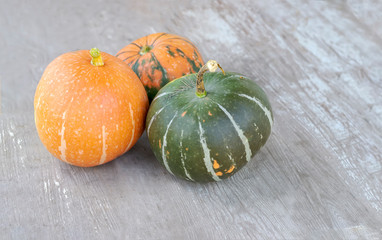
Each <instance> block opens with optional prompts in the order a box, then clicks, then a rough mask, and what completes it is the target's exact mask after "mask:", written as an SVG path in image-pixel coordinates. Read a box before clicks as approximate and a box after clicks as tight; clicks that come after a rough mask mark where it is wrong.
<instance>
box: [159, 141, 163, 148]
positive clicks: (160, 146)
mask: <svg viewBox="0 0 382 240" xmlns="http://www.w3.org/2000/svg"><path fill="white" fill-rule="evenodd" d="M159 148H162V144H161V142H160V139H159Z"/></svg>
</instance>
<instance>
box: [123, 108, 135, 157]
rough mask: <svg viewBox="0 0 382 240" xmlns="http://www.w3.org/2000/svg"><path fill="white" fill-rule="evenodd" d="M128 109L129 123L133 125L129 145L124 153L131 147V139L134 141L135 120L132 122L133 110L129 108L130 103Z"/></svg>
mask: <svg viewBox="0 0 382 240" xmlns="http://www.w3.org/2000/svg"><path fill="white" fill-rule="evenodd" d="M129 108H130V117H131V121H132V123H133V129H132V133H131V138H130V142H129V144H127V147H126V149H125V151H123V152H124V153H125V152H127V150H128V149H129V148H130V147H131V144H132V143H133V139H134V134H135V120H134V113H133V109H132V108H131V103H129Z"/></svg>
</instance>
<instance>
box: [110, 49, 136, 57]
mask: <svg viewBox="0 0 382 240" xmlns="http://www.w3.org/2000/svg"><path fill="white" fill-rule="evenodd" d="M129 52H137V51H134V50H129V51H122V52H120V53H118V54H117V55H115V56H116V57H118V56H120V55H122V54H125V53H129Z"/></svg>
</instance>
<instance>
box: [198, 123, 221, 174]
mask: <svg viewBox="0 0 382 240" xmlns="http://www.w3.org/2000/svg"><path fill="white" fill-rule="evenodd" d="M198 121H199V122H198V124H199V136H200V140H199V142H200V144H201V146H202V149H203V154H204V158H203V161H204V165H205V167H206V169H207V172H209V173H210V174H211V178H212V179H213V180H215V181H220V180H221V179H220V178H219V176H218V175H216V172H215V170H214V168H213V165H212V161H211V149H209V148H208V145H207V141H206V138H205V136H204V135H203V134H204V129H203V127H202V124H201V122H200V118H199V117H198Z"/></svg>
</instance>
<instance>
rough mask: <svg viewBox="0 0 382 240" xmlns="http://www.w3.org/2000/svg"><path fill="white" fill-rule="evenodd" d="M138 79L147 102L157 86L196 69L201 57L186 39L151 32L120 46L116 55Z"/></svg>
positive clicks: (152, 96)
mask: <svg viewBox="0 0 382 240" xmlns="http://www.w3.org/2000/svg"><path fill="white" fill-rule="evenodd" d="M116 56H117V57H118V58H120V59H122V60H123V61H124V62H126V63H127V64H128V65H129V66H130V67H131V68H132V69H133V70H134V72H135V73H136V74H137V75H138V77H139V78H140V79H141V81H142V83H143V85H144V86H145V89H146V91H147V95H148V97H149V100H150V101H151V100H152V99H153V98H154V96H155V95H156V93H157V92H158V91H159V89H160V88H161V87H163V86H164V85H166V84H167V83H168V82H170V81H172V80H174V79H176V78H179V77H181V76H184V75H187V74H190V73H195V72H198V71H199V69H200V67H202V65H203V60H202V56H201V55H200V53H199V51H198V49H197V48H196V47H195V45H194V44H193V43H192V42H190V41H189V40H188V39H186V38H183V37H180V36H177V35H174V34H168V33H154V34H150V35H148V36H145V37H143V38H140V39H138V40H135V41H134V42H132V43H130V44H129V45H127V46H125V47H124V48H122V49H121V50H120V51H119V52H118V53H117V55H116Z"/></svg>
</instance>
